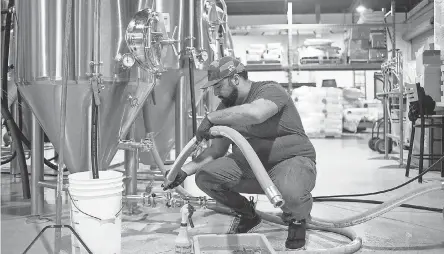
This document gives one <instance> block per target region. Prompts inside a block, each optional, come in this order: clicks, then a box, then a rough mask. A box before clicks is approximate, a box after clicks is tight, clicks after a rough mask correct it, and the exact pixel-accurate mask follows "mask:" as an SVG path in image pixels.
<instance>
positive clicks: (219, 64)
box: [201, 56, 245, 89]
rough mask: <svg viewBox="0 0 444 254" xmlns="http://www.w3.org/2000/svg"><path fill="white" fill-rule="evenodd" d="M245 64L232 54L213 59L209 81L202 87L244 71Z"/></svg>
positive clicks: (209, 71)
mask: <svg viewBox="0 0 444 254" xmlns="http://www.w3.org/2000/svg"><path fill="white" fill-rule="evenodd" d="M244 70H245V66H244V65H243V64H242V63H241V62H240V61H239V60H237V59H235V58H233V57H231V56H225V57H222V58H221V59H218V60H215V61H213V62H212V63H211V64H210V66H209V67H208V82H207V83H206V84H205V85H203V86H202V87H201V89H205V88H208V87H210V86H214V85H215V84H217V82H219V81H221V80H222V79H224V78H226V77H229V76H231V75H234V74H236V73H240V72H243V71H244Z"/></svg>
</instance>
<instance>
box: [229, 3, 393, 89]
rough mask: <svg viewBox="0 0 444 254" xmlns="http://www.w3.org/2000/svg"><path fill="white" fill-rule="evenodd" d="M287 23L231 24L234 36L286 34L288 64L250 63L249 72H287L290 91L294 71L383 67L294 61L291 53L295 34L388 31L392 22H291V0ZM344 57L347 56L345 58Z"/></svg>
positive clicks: (369, 69)
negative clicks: (362, 30)
mask: <svg viewBox="0 0 444 254" xmlns="http://www.w3.org/2000/svg"><path fill="white" fill-rule="evenodd" d="M287 10H288V12H287V24H271V25H247V26H234V27H230V30H231V33H232V35H233V36H236V35H238V36H255V35H263V36H269V35H287V36H288V43H287V50H286V53H287V60H288V61H287V62H286V63H257V64H256V63H254V64H250V63H247V65H246V68H247V70H249V71H261V72H267V71H285V72H287V77H288V90H289V91H291V90H292V72H293V71H372V70H381V64H382V61H381V62H371V61H368V62H352V63H333V64H298V63H293V57H292V56H291V53H292V49H293V35H299V33H300V32H302V31H313V32H314V33H315V34H316V33H341V32H342V33H346V32H348V31H349V30H350V29H353V28H370V29H377V30H381V29H382V30H385V29H387V28H388V27H390V26H392V24H387V23H376V24H373V23H372V24H293V23H292V16H293V15H292V3H288V8H287ZM343 60H345V59H343Z"/></svg>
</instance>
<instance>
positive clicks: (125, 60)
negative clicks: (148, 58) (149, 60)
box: [122, 53, 136, 68]
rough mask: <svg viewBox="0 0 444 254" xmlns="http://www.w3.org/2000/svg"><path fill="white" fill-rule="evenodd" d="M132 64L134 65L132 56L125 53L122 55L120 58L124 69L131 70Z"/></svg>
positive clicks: (134, 61) (134, 60)
mask: <svg viewBox="0 0 444 254" xmlns="http://www.w3.org/2000/svg"><path fill="white" fill-rule="evenodd" d="M134 63H136V59H134V56H133V54H130V53H126V54H124V55H123V57H122V64H123V66H125V67H126V68H131V67H132V66H133V65H134Z"/></svg>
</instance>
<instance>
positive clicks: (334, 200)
mask: <svg viewBox="0 0 444 254" xmlns="http://www.w3.org/2000/svg"><path fill="white" fill-rule="evenodd" d="M313 201H314V202H346V203H364V204H383V203H384V202H382V201H378V200H368V199H345V198H318V199H314V200H313ZM400 207H404V208H411V209H416V210H423V211H429V212H437V213H442V212H443V209H441V208H434V207H428V206H417V205H410V204H402V205H400Z"/></svg>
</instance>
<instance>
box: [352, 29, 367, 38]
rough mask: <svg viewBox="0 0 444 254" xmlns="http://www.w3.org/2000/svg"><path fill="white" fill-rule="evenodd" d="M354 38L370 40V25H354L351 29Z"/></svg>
mask: <svg viewBox="0 0 444 254" xmlns="http://www.w3.org/2000/svg"><path fill="white" fill-rule="evenodd" d="M351 38H352V39H360V40H364V39H366V40H369V39H370V27H354V28H352V31H351Z"/></svg>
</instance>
